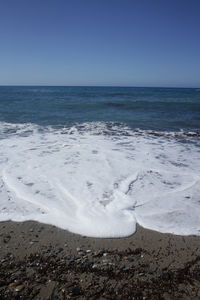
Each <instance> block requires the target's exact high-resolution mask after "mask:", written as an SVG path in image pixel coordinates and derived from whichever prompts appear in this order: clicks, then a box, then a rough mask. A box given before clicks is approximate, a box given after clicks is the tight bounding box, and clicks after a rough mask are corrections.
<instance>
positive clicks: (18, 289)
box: [15, 284, 24, 292]
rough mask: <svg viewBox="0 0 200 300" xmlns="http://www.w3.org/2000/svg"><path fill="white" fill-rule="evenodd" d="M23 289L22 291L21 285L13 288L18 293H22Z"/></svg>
mask: <svg viewBox="0 0 200 300" xmlns="http://www.w3.org/2000/svg"><path fill="white" fill-rule="evenodd" d="M23 289H24V285H23V284H21V285H18V286H16V288H15V292H20V291H22V290H23Z"/></svg>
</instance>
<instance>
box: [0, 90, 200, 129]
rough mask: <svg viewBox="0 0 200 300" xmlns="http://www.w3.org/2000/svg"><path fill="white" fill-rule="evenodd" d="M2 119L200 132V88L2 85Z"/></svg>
mask: <svg viewBox="0 0 200 300" xmlns="http://www.w3.org/2000/svg"><path fill="white" fill-rule="evenodd" d="M0 121H3V122H8V123H34V124H38V125H52V126H54V125H60V126H71V125H73V124H75V123H76V124H77V123H80V124H81V123H83V122H97V121H102V122H114V123H122V124H126V125H128V126H130V127H131V128H132V129H135V128H140V129H149V130H156V131H179V130H184V131H198V130H199V129H200V89H186V88H184V89H182V88H132V87H130V88H128V87H119V88H118V87H45V86H44V87H34V86H30V87H28V86H26V87H25V86H24V87H3V86H2V87H0Z"/></svg>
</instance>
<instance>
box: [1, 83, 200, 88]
mask: <svg viewBox="0 0 200 300" xmlns="http://www.w3.org/2000/svg"><path fill="white" fill-rule="evenodd" d="M0 87H94V88H95V87H96V88H98V87H102V88H106V87H108V88H163V89H164V88H169V89H199V88H200V87H189V86H185V87H182V86H133V85H49V84H0Z"/></svg>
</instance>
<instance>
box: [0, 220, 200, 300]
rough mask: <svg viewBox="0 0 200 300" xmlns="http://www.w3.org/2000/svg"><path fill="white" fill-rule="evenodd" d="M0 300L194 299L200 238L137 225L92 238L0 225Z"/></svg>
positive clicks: (198, 291) (199, 291)
mask: <svg viewBox="0 0 200 300" xmlns="http://www.w3.org/2000/svg"><path fill="white" fill-rule="evenodd" d="M0 299H37V300H42V299H46V300H47V299H132V300H133V299H200V237H196V236H175V235H171V234H162V233H158V232H155V231H151V230H147V229H144V228H142V227H140V226H137V232H136V234H134V235H133V236H131V237H128V238H120V239H97V238H88V237H83V236H79V235H75V234H72V233H69V232H67V231H64V230H61V229H58V228H56V227H54V226H50V225H44V224H40V223H37V222H32V221H30V222H24V223H15V222H10V221H8V222H1V223H0Z"/></svg>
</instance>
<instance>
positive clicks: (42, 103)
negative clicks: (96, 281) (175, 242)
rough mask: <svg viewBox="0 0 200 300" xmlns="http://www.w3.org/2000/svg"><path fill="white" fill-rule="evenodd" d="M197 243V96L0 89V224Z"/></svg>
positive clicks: (191, 92) (192, 92)
mask: <svg viewBox="0 0 200 300" xmlns="http://www.w3.org/2000/svg"><path fill="white" fill-rule="evenodd" d="M5 220H13V221H17V222H24V221H26V220H35V221H39V222H42V223H47V224H52V225H55V226H57V227H59V228H63V229H66V230H69V231H71V232H73V233H78V234H81V235H84V236H91V237H125V236H130V235H131V234H134V232H135V231H136V225H137V224H139V225H141V226H142V227H144V228H148V229H152V230H156V231H159V232H164V233H165V232H168V233H173V234H178V235H200V89H189V88H141V87H58V86H57V87H53V86H1V87H0V221H5Z"/></svg>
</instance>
